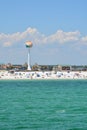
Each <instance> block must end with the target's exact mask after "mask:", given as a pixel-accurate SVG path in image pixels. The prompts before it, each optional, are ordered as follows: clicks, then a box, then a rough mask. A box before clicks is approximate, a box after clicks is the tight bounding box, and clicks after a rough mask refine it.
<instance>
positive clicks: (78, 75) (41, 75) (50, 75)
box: [0, 71, 87, 80]
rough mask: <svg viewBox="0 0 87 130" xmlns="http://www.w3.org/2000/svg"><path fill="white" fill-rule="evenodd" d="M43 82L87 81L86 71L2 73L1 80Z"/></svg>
mask: <svg viewBox="0 0 87 130" xmlns="http://www.w3.org/2000/svg"><path fill="white" fill-rule="evenodd" d="M18 79H19V80H23V79H24V80H26V79H27V80H32V79H35V80H38V79H39V80H40V79H41V80H43V79H51V80H52V79H66V80H69V79H87V72H86V71H81V72H79V71H78V72H77V71H70V72H68V71H57V72H56V73H55V72H54V71H45V72H42V71H36V72H35V71H30V72H14V73H10V72H8V71H0V80H18Z"/></svg>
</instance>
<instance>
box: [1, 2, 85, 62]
mask: <svg viewBox="0 0 87 130" xmlns="http://www.w3.org/2000/svg"><path fill="white" fill-rule="evenodd" d="M86 13H87V0H0V63H1V64H2V63H4V64H7V63H11V64H24V63H25V62H27V53H28V50H27V48H26V47H25V43H26V41H31V42H32V43H33V47H32V48H31V49H30V56H31V64H32V65H34V64H35V63H37V64H40V65H87V14H86Z"/></svg>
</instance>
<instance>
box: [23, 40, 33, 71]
mask: <svg viewBox="0 0 87 130" xmlns="http://www.w3.org/2000/svg"><path fill="white" fill-rule="evenodd" d="M25 45H26V48H28V68H27V70H31V67H30V48H31V47H32V46H33V44H32V42H31V41H27V42H26V43H25Z"/></svg>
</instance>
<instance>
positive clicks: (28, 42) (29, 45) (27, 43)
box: [25, 41, 33, 47]
mask: <svg viewBox="0 0 87 130" xmlns="http://www.w3.org/2000/svg"><path fill="white" fill-rule="evenodd" d="M25 45H26V47H32V45H33V44H32V42H31V41H27V42H26V43H25Z"/></svg>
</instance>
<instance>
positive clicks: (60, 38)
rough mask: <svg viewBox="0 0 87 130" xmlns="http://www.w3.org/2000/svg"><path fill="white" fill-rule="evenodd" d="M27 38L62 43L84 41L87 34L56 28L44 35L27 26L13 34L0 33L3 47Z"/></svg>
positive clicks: (39, 41)
mask: <svg viewBox="0 0 87 130" xmlns="http://www.w3.org/2000/svg"><path fill="white" fill-rule="evenodd" d="M27 40H31V41H32V42H33V43H34V44H42V43H55V42H57V43H60V44H64V43H67V42H78V41H81V42H86V41H87V36H85V37H81V34H80V32H79V31H74V32H64V31H63V30H58V31H57V32H56V33H54V34H52V35H49V36H46V35H44V34H42V33H40V32H39V31H38V30H37V29H36V28H27V29H26V30H25V31H24V32H16V33H13V34H4V33H1V34H0V42H1V45H2V46H4V47H7V46H11V45H13V44H15V43H21V42H26V41H27Z"/></svg>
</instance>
